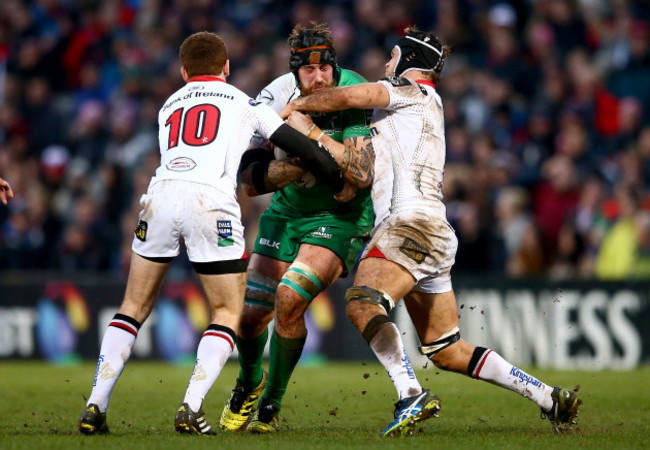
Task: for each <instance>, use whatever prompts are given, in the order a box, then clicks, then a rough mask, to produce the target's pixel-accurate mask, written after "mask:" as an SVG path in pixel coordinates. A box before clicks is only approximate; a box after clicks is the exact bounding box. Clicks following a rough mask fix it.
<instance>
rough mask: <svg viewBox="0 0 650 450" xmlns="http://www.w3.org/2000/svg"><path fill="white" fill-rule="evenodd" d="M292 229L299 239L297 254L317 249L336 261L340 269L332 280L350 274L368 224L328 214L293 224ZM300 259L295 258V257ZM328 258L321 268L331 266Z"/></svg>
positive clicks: (349, 216)
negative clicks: (293, 228)
mask: <svg viewBox="0 0 650 450" xmlns="http://www.w3.org/2000/svg"><path fill="white" fill-rule="evenodd" d="M295 228H296V229H297V234H298V238H299V240H300V251H301V252H302V253H303V254H304V253H305V249H307V250H308V249H309V248H310V247H318V248H322V249H325V250H329V252H331V254H332V255H335V256H337V257H338V258H339V259H340V262H341V268H342V270H341V273H337V274H336V275H335V277H334V278H333V279H332V281H333V280H335V279H336V278H338V277H339V276H347V274H348V273H350V272H351V271H352V269H353V268H354V265H355V264H356V262H357V259H358V257H359V254H360V253H361V251H362V249H363V245H364V244H365V242H366V241H367V240H368V237H369V234H370V231H371V229H372V225H371V224H370V223H369V222H368V223H366V222H364V221H362V220H360V219H359V217H358V216H357V215H352V214H347V215H337V214H330V215H324V216H318V217H306V218H304V219H302V220H300V221H299V222H297V224H296V226H295ZM306 246H310V247H306ZM324 255H326V253H324ZM327 255H329V254H327ZM317 256H319V255H318V254H317ZM301 257H302V256H300V255H299V258H301ZM332 259H333V256H332V257H331V258H329V259H327V260H325V265H328V266H332V265H333V264H335V263H334V262H333V261H332ZM332 267H333V266H332ZM323 275H325V274H323Z"/></svg>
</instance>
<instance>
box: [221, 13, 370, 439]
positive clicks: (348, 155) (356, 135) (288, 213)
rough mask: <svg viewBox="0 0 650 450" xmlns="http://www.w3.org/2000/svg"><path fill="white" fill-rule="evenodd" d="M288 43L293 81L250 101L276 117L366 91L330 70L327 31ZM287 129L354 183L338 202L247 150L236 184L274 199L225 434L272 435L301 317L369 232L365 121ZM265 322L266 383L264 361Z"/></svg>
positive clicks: (313, 27)
mask: <svg viewBox="0 0 650 450" xmlns="http://www.w3.org/2000/svg"><path fill="white" fill-rule="evenodd" d="M288 43H289V46H290V48H291V59H290V63H289V68H290V70H291V72H289V73H287V74H285V75H282V76H281V77H279V78H277V79H276V80H275V81H273V82H272V83H271V84H270V85H268V86H267V87H266V88H264V89H263V90H262V92H261V93H260V95H259V96H258V100H259V101H262V102H265V103H267V104H269V105H270V106H271V107H272V108H274V109H275V110H276V111H278V112H279V111H280V110H281V109H282V108H283V107H284V106H286V104H287V103H288V102H289V101H290V100H291V99H293V98H296V97H299V96H309V95H311V94H313V93H315V92H319V91H321V90H324V89H327V88H330V87H332V86H347V85H353V84H359V83H361V82H364V81H365V79H364V78H362V77H360V76H359V75H357V74H356V73H354V72H351V71H349V70H346V69H343V68H341V67H339V66H338V64H337V55H336V50H335V49H334V47H332V36H331V31H330V29H329V28H328V27H327V26H326V25H325V24H320V23H316V22H312V23H311V24H310V25H309V26H308V27H303V26H302V25H297V26H296V27H295V28H294V30H293V31H292V33H291V35H290V36H289V39H288ZM288 123H289V124H290V125H292V126H295V127H296V128H297V129H299V130H301V131H302V132H303V133H304V134H305V135H308V136H309V137H312V138H314V139H318V140H319V141H320V142H322V144H323V145H325V146H326V147H327V148H329V149H330V150H331V151H332V152H334V153H335V152H340V153H342V154H343V153H345V162H344V164H345V165H344V166H343V169H344V170H343V172H344V175H346V176H348V177H349V181H350V182H353V183H354V191H355V192H356V195H355V197H354V198H353V199H352V200H350V201H346V202H343V201H340V199H338V198H337V197H335V196H334V193H333V192H332V190H331V189H330V188H328V187H327V186H324V185H323V184H321V183H315V182H314V181H309V180H310V178H311V177H312V175H311V174H309V173H305V172H304V171H303V170H302V169H301V168H300V167H297V166H296V165H295V164H292V163H291V160H286V159H284V160H279V161H277V160H272V158H273V154H272V153H271V151H270V149H265V148H264V143H257V142H253V143H252V144H251V149H250V150H249V151H248V152H247V153H246V154H245V155H244V160H243V162H242V167H241V181H242V184H243V185H244V186H245V187H246V192H247V193H249V194H250V195H259V194H265V193H267V192H275V194H274V195H273V198H272V199H271V204H270V206H269V208H268V209H267V210H266V211H265V212H264V213H263V214H262V216H261V217H260V225H259V234H258V237H257V239H256V243H255V247H254V251H253V255H252V256H251V262H250V265H249V268H248V273H247V275H248V277H247V283H246V304H245V307H244V316H243V318H242V323H241V327H240V332H239V333H238V337H237V349H238V350H239V361H240V372H239V378H238V380H237V384H236V386H235V388H234V389H233V391H232V394H231V396H230V399H229V400H228V403H227V404H226V407H225V408H224V410H223V413H222V416H221V421H220V426H221V428H223V429H226V430H230V431H236V430H239V429H241V428H242V427H244V426H245V425H246V427H245V428H246V430H247V431H248V432H249V433H260V434H261V433H271V432H275V431H277V430H278V425H279V422H278V417H279V413H280V409H281V406H282V400H283V398H284V395H285V393H286V390H287V387H288V384H289V379H290V377H291V374H292V373H293V370H294V368H295V367H296V364H297V363H298V360H299V359H300V355H301V354H302V350H303V347H304V345H305V341H306V338H307V328H306V324H305V317H304V316H305V314H306V312H307V308H308V307H309V305H310V304H311V301H312V300H313V299H314V298H316V296H317V295H318V294H320V293H321V292H322V291H323V290H325V289H326V288H327V287H328V286H329V285H331V284H332V283H333V282H334V281H336V280H337V279H338V278H339V276H341V275H343V276H345V275H347V274H348V273H349V272H350V271H351V270H352V268H353V267H354V264H355V261H356V259H357V255H358V254H359V252H361V250H362V248H363V245H364V243H365V242H366V240H367V238H368V235H369V233H370V229H371V227H372V220H373V214H372V203H371V199H370V187H369V185H370V183H371V182H372V177H373V174H372V159H373V155H374V154H373V151H372V146H371V144H370V131H369V129H368V127H367V123H366V113H365V112H364V111H362V110H360V109H350V110H348V111H344V112H343V113H339V114H319V115H315V116H314V118H313V120H312V119H311V118H309V117H308V116H303V117H302V120H300V121H294V120H289V121H288ZM255 173H258V174H259V175H258V177H260V180H256V179H255ZM262 177H263V178H262ZM357 188H358V190H357ZM274 313H275V314H274ZM273 318H275V327H274V330H273V333H272V336H271V347H270V355H269V357H270V363H269V372H268V379H267V374H266V372H265V371H264V370H263V368H262V356H263V352H264V347H265V345H266V342H267V340H268V334H269V333H268V324H269V323H270V321H271V319H273ZM258 397H261V398H260V401H259V405H258V407H257V409H256V410H255V412H254V414H253V416H252V417H251V416H250V412H251V408H252V407H253V406H254V403H255V400H257V398H258ZM249 419H250V420H249Z"/></svg>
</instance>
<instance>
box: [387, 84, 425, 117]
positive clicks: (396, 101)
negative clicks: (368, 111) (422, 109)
mask: <svg viewBox="0 0 650 450" xmlns="http://www.w3.org/2000/svg"><path fill="white" fill-rule="evenodd" d="M377 83H379V84H381V85H383V86H384V87H385V88H386V89H387V90H388V96H389V98H390V101H389V103H388V105H387V106H386V107H384V108H382V109H385V110H388V111H394V110H396V109H400V108H404V107H406V106H410V105H412V104H414V103H415V102H416V99H417V98H418V95H417V94H420V92H421V91H420V87H419V86H418V84H417V83H416V82H414V81H411V80H409V79H408V78H401V77H388V78H383V79H381V80H379V81H378V82H377Z"/></svg>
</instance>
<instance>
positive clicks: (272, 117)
mask: <svg viewBox="0 0 650 450" xmlns="http://www.w3.org/2000/svg"><path fill="white" fill-rule="evenodd" d="M249 104H250V107H251V108H253V110H252V113H253V115H254V117H255V118H256V119H257V126H256V127H255V131H256V132H257V133H258V134H259V135H260V136H262V137H263V138H264V139H268V138H269V137H270V136H271V135H272V134H273V133H275V131H276V130H277V129H278V128H280V126H281V125H282V124H283V123H284V121H283V120H282V119H281V118H280V116H279V115H278V113H277V112H275V111H274V110H273V109H271V107H270V106H268V105H266V104H264V103H261V102H256V101H253V100H252V99H251V100H250V101H249Z"/></svg>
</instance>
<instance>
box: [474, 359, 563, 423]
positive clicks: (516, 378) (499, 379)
mask: <svg viewBox="0 0 650 450" xmlns="http://www.w3.org/2000/svg"><path fill="white" fill-rule="evenodd" d="M479 349H481V348H480V347H477V350H479ZM482 350H485V351H484V352H483V354H482V355H480V358H479V359H478V361H477V363H476V364H475V367H473V368H472V370H470V374H469V375H470V376H471V377H473V378H478V379H481V380H485V381H488V382H490V383H494V384H496V385H498V386H501V387H503V388H506V389H509V390H511V391H514V392H517V393H518V394H520V395H522V396H524V397H526V398H529V399H531V400H532V401H534V402H535V403H537V404H538V405H539V406H540V407H541V408H542V409H544V410H545V411H547V410H549V409H551V407H552V406H553V400H552V399H551V392H553V387H552V386H547V385H546V384H544V383H542V382H541V381H539V380H538V379H537V378H534V377H533V376H531V375H529V374H527V373H526V372H524V371H523V370H520V369H518V368H517V367H515V366H513V365H512V364H510V363H509V362H508V361H506V360H505V359H503V358H502V357H501V355H499V354H498V353H496V352H495V351H492V350H489V349H482ZM475 354H476V351H475ZM472 361H474V358H472Z"/></svg>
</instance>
